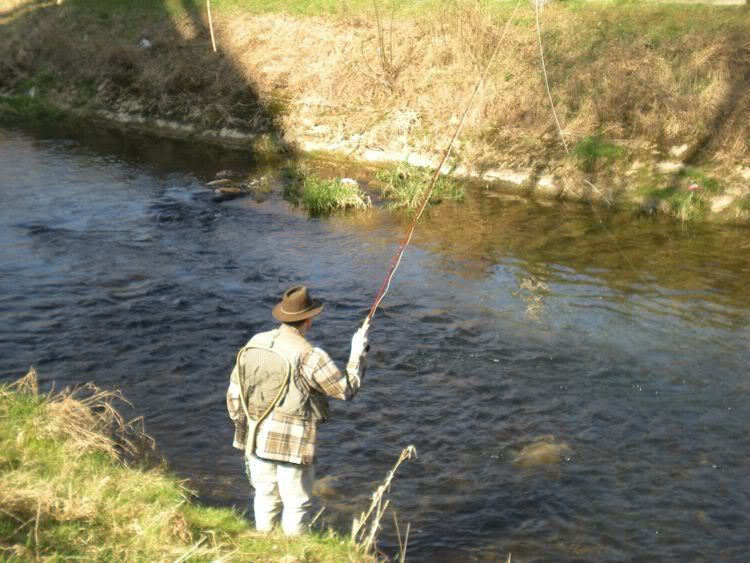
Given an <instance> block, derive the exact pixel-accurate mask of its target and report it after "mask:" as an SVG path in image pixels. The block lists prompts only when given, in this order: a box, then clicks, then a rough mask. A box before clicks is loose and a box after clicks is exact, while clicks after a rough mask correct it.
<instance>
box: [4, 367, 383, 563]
mask: <svg viewBox="0 0 750 563" xmlns="http://www.w3.org/2000/svg"><path fill="white" fill-rule="evenodd" d="M123 402H124V399H123V398H122V396H121V395H120V394H119V393H116V392H107V391H102V390H100V389H98V388H96V387H93V386H84V387H79V388H78V389H77V390H65V391H62V392H58V393H54V394H49V395H46V394H40V393H39V389H38V381H37V376H36V372H34V371H33V370H31V371H30V372H29V373H28V374H27V375H26V377H24V378H23V379H21V380H20V381H18V382H16V383H15V384H11V385H8V384H5V385H1V386H0V445H1V446H2V449H1V451H2V454H1V455H0V485H1V486H0V505H1V506H2V511H0V554H2V555H3V556H4V557H8V558H9V560H13V559H14V558H17V559H19V560H30V559H35V560H48V559H59V558H63V559H85V560H102V559H114V560H120V561H186V560H188V559H193V560H205V561H208V560H217V559H220V560H222V561H249V560H253V561H279V560H282V561H302V560H304V561H334V560H337V561H339V560H346V561H373V560H374V558H372V557H370V556H368V555H367V554H366V553H364V552H363V551H362V550H361V549H359V548H358V547H357V546H356V545H355V544H353V543H352V542H350V541H348V540H346V539H344V538H341V537H339V536H338V535H336V534H335V533H334V532H332V531H330V530H329V531H318V532H316V533H314V534H310V535H306V536H302V537H299V538H288V537H285V536H283V535H282V534H280V533H273V534H261V533H258V532H255V531H254V530H252V529H251V528H250V525H249V523H248V521H247V520H246V518H245V517H244V516H243V515H241V514H239V513H238V512H237V511H234V510H230V509H227V508H209V507H205V506H201V505H199V504H197V503H195V502H193V500H192V497H193V493H192V492H191V491H190V490H188V489H187V488H186V487H185V482H184V481H183V480H181V479H179V478H178V477H177V476H175V475H172V474H171V473H170V472H169V471H168V470H167V469H166V468H165V467H164V466H163V465H162V466H158V465H156V466H155V464H154V463H153V462H151V463H146V462H143V461H135V459H138V458H140V457H142V454H143V452H145V451H149V449H150V448H149V446H150V445H151V444H150V443H149V439H148V437H147V436H146V435H145V434H144V433H143V431H142V423H141V425H140V427H139V425H137V424H133V423H127V422H126V421H125V419H123V418H122V415H121V414H120V413H119V412H118V411H117V410H116V408H115V407H116V405H117V404H118V403H120V404H124V403H123ZM134 456H136V457H134ZM128 460H129V461H128Z"/></svg>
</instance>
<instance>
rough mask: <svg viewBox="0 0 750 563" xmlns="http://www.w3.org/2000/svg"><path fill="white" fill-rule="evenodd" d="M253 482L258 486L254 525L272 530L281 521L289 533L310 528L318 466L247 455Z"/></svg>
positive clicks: (263, 529)
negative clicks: (316, 468)
mask: <svg viewBox="0 0 750 563" xmlns="http://www.w3.org/2000/svg"><path fill="white" fill-rule="evenodd" d="M245 467H246V468H247V476H248V478H249V479H250V484H251V485H252V486H253V488H254V489H255V501H254V502H253V510H254V512H255V527H256V528H257V529H258V530H259V531H261V532H270V531H271V530H272V529H273V527H274V526H275V525H276V524H278V521H279V515H281V528H282V530H284V534H286V535H287V536H296V535H298V534H302V533H304V532H305V531H306V530H307V527H308V525H309V521H310V511H311V509H312V495H313V484H314V482H315V466H313V465H298V464H296V463H286V462H282V461H271V460H268V459H262V458H259V457H257V456H256V455H254V454H253V455H251V456H249V457H245Z"/></svg>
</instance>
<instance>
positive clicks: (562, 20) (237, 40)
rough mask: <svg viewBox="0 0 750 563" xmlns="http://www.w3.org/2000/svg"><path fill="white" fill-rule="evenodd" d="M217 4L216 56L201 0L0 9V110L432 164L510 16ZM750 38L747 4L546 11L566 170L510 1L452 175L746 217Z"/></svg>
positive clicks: (461, 3) (531, 33)
mask: <svg viewBox="0 0 750 563" xmlns="http://www.w3.org/2000/svg"><path fill="white" fill-rule="evenodd" d="M211 6H212V9H213V25H214V29H215V35H216V41H217V45H218V52H217V53H214V52H213V50H212V47H211V40H210V35H209V30H208V19H207V14H206V10H205V8H206V7H205V3H204V2H198V1H197V0H182V1H178V0H164V1H163V2H159V1H150V0H149V1H147V0H133V1H132V2H115V1H114V0H97V1H94V0H64V1H63V2H62V3H60V4H57V3H50V2H36V1H32V0H0V27H2V32H3V36H4V41H3V42H2V44H0V56H1V57H2V60H3V61H4V64H3V66H2V67H0V92H2V94H3V97H2V98H0V114H4V115H6V116H8V115H12V116H15V117H16V118H19V117H20V118H21V119H27V118H29V117H30V116H39V115H48V114H50V113H56V114H58V116H59V112H61V111H62V112H64V113H65V114H66V115H73V116H85V117H89V118H90V117H95V118H97V119H105V120H107V121H108V122H117V123H120V124H125V125H127V126H129V127H138V128H147V129H152V130H153V129H157V130H159V131H160V133H162V134H166V135H179V136H196V137H201V138H211V139H215V140H217V141H218V142H222V143H228V144H239V145H242V146H251V147H253V148H254V149H256V150H261V151H297V150H303V151H317V150H326V151H332V152H334V153H337V154H345V155H348V156H351V157H354V158H357V159H364V160H367V161H370V162H373V161H374V162H394V161H399V160H406V161H408V162H410V163H412V164H420V165H434V164H435V162H436V160H437V157H438V155H439V154H440V152H441V150H442V149H443V148H444V145H445V144H446V143H447V139H448V138H449V137H450V135H451V133H452V131H453V129H454V128H455V125H456V118H457V116H456V113H457V112H458V109H457V108H458V106H460V105H461V103H460V102H459V101H460V100H466V99H468V97H469V93H470V91H471V88H472V87H473V85H474V82H475V80H476V76H477V74H478V72H480V70H481V69H483V68H484V65H485V64H486V62H487V61H488V59H489V56H490V54H491V52H492V50H493V49H494V46H495V45H496V43H497V40H498V38H499V35H500V33H501V31H502V26H503V24H504V22H505V21H506V20H507V19H508V17H509V16H510V14H511V12H512V10H513V8H514V6H515V3H514V2H510V1H507V0H503V1H501V2H490V1H489V0H458V1H457V2H451V3H445V2H438V1H428V2H414V3H411V2H387V1H385V0H382V1H378V2H374V3H373V2H368V1H365V0H342V1H340V2H327V1H326V2H324V1H322V0H306V1H302V2H292V1H284V0H280V1H278V2H260V1H255V0H248V1H246V2H245V1H243V2H239V1H238V0H215V2H212V4H211ZM749 36H750V10H748V8H747V7H741V6H728V7H721V6H707V5H672V4H663V3H658V4H657V3H650V2H637V1H627V2H626V1H613V2H602V3H593V2H585V1H582V0H571V1H566V2H558V3H553V4H552V5H551V6H550V7H547V8H545V10H544V12H543V16H542V37H543V41H544V45H545V53H546V58H547V68H548V71H549V80H550V85H551V88H552V93H553V97H554V99H555V104H556V107H557V110H558V113H559V114H560V118H561V122H562V126H563V130H564V134H565V136H566V138H567V140H568V143H569V144H570V145H571V147H572V154H571V156H567V155H566V153H565V151H564V150H563V147H562V144H561V142H560V139H559V136H558V135H557V132H556V129H555V126H554V122H553V120H552V116H551V113H550V108H549V103H548V101H547V100H546V94H545V91H544V87H543V81H542V77H541V72H540V67H539V63H538V55H539V53H538V50H537V46H536V44H535V38H536V22H535V18H534V12H533V10H531V9H530V8H529V7H528V6H526V5H525V3H523V5H522V7H521V8H520V10H519V12H518V14H517V16H516V17H515V18H514V19H513V21H512V23H511V27H510V30H509V32H508V36H507V37H506V39H505V42H504V44H503V46H502V48H501V57H500V60H498V61H497V62H496V63H495V65H493V68H492V71H491V73H490V76H489V77H488V81H487V83H486V85H485V87H484V88H483V91H482V94H481V96H480V99H479V100H478V102H477V104H476V106H475V107H474V109H473V110H472V111H471V112H470V115H469V117H468V121H467V125H466V128H465V130H464V133H463V134H462V137H461V142H460V143H459V146H458V150H457V154H456V160H455V165H454V169H455V172H456V174H457V175H461V174H462V175H466V176H473V177H477V178H480V179H484V180H489V179H500V180H502V179H511V180H512V182H513V183H514V184H515V187H514V188H513V189H515V190H522V191H524V192H526V193H529V194H532V195H534V194H537V195H541V196H547V197H549V196H557V197H572V198H581V199H584V200H587V199H598V200H601V201H606V202H607V203H610V204H611V203H615V204H618V203H623V204H627V205H634V206H635V208H636V209H640V210H642V211H644V212H647V213H665V214H670V215H674V216H676V217H678V218H680V219H682V220H688V219H693V218H696V217H698V216H701V215H705V216H716V217H723V218H725V219H728V220H740V221H743V220H750V213H748V207H750V204H748V201H749V200H750V195H749V194H750V188H749V187H748V185H749V184H750V141H748V139H750V120H748V119H747V115H748V114H749V113H750V82H749V80H750V78H748V74H747V70H746V69H747V68H748V66H749V65H750V45H749V44H748V42H747V37H749ZM696 174H697V175H699V176H700V177H701V178H706V179H708V180H710V182H715V183H711V186H710V187H709V186H708V185H707V184H706V185H704V184H701V183H699V182H695V181H693V180H691V177H693V176H696ZM696 177H697V176H696ZM719 179H720V180H719ZM696 183H697V184H698V188H697V189H692V190H691V189H689V188H690V186H692V185H693V184H696ZM590 185H594V186H596V189H595V190H591V189H589V186H590Z"/></svg>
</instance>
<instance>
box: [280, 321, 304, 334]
mask: <svg viewBox="0 0 750 563" xmlns="http://www.w3.org/2000/svg"><path fill="white" fill-rule="evenodd" d="M279 330H280V331H281V332H289V333H291V334H300V331H299V330H297V329H296V328H294V327H293V326H290V325H288V324H286V323H281V326H280V327H279Z"/></svg>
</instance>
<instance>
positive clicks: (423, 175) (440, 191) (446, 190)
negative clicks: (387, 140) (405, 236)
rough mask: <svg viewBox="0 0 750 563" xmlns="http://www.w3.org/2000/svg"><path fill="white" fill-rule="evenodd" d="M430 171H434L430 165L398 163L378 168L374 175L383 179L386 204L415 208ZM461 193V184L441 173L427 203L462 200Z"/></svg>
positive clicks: (429, 177) (432, 172) (431, 173)
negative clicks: (389, 166) (419, 166)
mask: <svg viewBox="0 0 750 563" xmlns="http://www.w3.org/2000/svg"><path fill="white" fill-rule="evenodd" d="M433 174H434V171H432V170H430V169H429V168H418V167H416V166H410V165H408V164H400V165H398V166H397V167H395V168H388V169H386V170H381V171H380V172H378V173H377V179H378V180H379V181H380V182H382V183H383V187H382V191H383V196H385V197H386V198H387V199H389V200H390V201H389V204H388V206H389V207H390V208H391V209H408V210H415V209H416V208H417V207H419V204H420V203H422V199H423V196H424V193H425V190H426V189H427V186H428V185H429V183H430V180H431V179H432V175H433ZM464 195H465V194H464V188H463V186H462V185H461V184H459V183H458V182H456V181H455V180H453V179H451V178H449V177H446V176H443V175H441V176H439V177H438V179H437V180H436V181H435V187H434V190H433V192H432V195H431V196H430V201H429V202H428V205H434V204H437V203H440V202H442V201H444V200H451V201H463V199H464Z"/></svg>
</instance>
